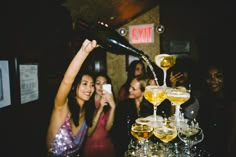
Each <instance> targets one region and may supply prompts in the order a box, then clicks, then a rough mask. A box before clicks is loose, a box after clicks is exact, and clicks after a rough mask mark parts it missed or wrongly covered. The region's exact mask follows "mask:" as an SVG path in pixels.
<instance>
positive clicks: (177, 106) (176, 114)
mask: <svg viewBox="0 0 236 157" xmlns="http://www.w3.org/2000/svg"><path fill="white" fill-rule="evenodd" d="M175 120H176V125H177V126H179V123H180V106H179V105H175Z"/></svg>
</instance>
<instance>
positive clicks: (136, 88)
mask: <svg viewBox="0 0 236 157" xmlns="http://www.w3.org/2000/svg"><path fill="white" fill-rule="evenodd" d="M146 84H147V79H146V77H144V76H141V75H139V76H136V77H134V79H133V80H132V81H131V83H130V87H129V98H128V99H126V100H124V101H122V102H120V103H119V104H118V106H117V107H116V113H115V120H114V124H113V130H112V133H113V139H114V144H115V149H116V154H117V157H122V156H124V152H125V151H126V150H127V148H128V144H129V142H130V140H131V139H132V138H133V137H132V135H131V134H130V129H131V125H132V124H133V123H134V122H135V120H136V119H137V118H139V117H146V116H149V115H151V114H153V105H152V104H151V103H149V102H148V101H147V100H146V99H145V98H144V90H145V87H146Z"/></svg>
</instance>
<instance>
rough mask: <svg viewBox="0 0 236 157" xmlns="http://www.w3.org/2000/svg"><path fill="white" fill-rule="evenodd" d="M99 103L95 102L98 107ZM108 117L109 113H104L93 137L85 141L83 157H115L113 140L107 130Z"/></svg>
mask: <svg viewBox="0 0 236 157" xmlns="http://www.w3.org/2000/svg"><path fill="white" fill-rule="evenodd" d="M98 103H99V102H95V104H96V106H98ZM108 116H109V111H108V112H106V113H104V112H102V114H101V116H100V118H99V121H98V124H97V127H96V130H95V131H94V133H93V135H92V136H90V137H88V138H87V139H86V140H85V145H84V149H83V157H115V149H114V145H113V142H112V139H111V137H110V135H109V132H108V131H106V130H105V125H106V122H107V119H108Z"/></svg>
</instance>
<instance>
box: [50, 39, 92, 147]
mask: <svg viewBox="0 0 236 157" xmlns="http://www.w3.org/2000/svg"><path fill="white" fill-rule="evenodd" d="M95 47H96V41H95V40H93V41H89V40H87V39H86V40H85V41H84V42H83V44H82V46H81V48H80V50H79V51H78V52H77V54H76V55H75V57H74V58H73V60H72V61H71V63H70V65H69V67H68V68H67V70H66V73H65V75H64V78H63V80H62V82H61V84H60V86H59V89H58V91H57V94H56V97H55V100H54V108H53V111H52V115H51V119H50V124H49V127H48V134H47V144H48V146H49V145H50V143H51V141H52V139H53V138H54V136H55V134H56V132H57V131H58V129H59V128H60V127H61V125H62V123H63V121H64V119H65V117H66V115H67V114H68V111H69V110H68V105H67V103H68V95H69V92H70V90H71V88H72V85H73V82H74V79H75V77H76V75H77V74H78V72H79V70H80V68H81V66H82V64H83V62H84V60H85V59H86V57H87V56H88V55H89V53H90V52H91V51H92V50H93V49H94V48H95Z"/></svg>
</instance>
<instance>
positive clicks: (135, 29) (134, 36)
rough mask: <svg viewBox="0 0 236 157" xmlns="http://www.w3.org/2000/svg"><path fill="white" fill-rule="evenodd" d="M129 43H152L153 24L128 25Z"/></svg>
mask: <svg viewBox="0 0 236 157" xmlns="http://www.w3.org/2000/svg"><path fill="white" fill-rule="evenodd" d="M129 42H130V43H131V44H141V43H154V24H143V25H132V26H129Z"/></svg>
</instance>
